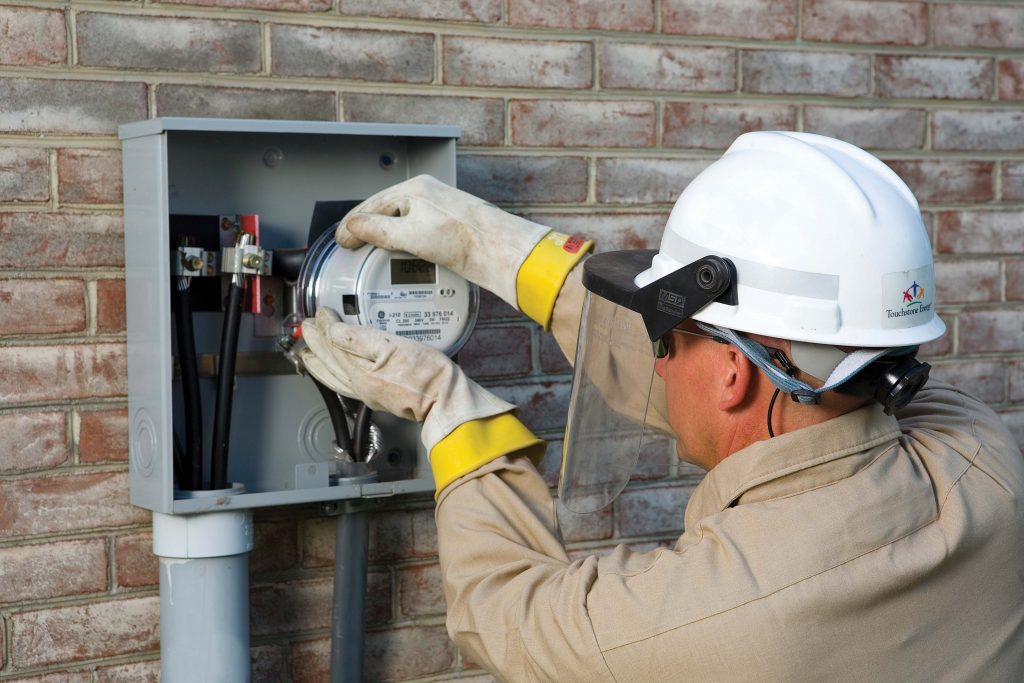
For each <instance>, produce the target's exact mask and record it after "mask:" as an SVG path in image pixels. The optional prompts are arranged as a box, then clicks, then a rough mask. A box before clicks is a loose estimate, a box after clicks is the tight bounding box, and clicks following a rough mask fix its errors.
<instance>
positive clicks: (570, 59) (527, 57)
mask: <svg viewBox="0 0 1024 683" xmlns="http://www.w3.org/2000/svg"><path fill="white" fill-rule="evenodd" d="M441 55H442V60H443V63H444V68H443V70H442V73H443V76H444V82H445V83H447V84H450V85H472V86H489V87H524V88H564V89H572V88H589V87H591V86H592V85H593V83H594V74H593V67H592V64H593V61H594V50H593V46H592V45H591V43H586V42H569V41H540V40H521V39H516V40H499V39H493V38H473V37H467V36H455V37H447V38H445V39H444V43H443V45H442V51H441Z"/></svg>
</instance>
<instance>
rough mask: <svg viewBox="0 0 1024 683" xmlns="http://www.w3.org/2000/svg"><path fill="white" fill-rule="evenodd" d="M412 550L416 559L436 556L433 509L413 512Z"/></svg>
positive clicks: (435, 529) (435, 530)
mask: <svg viewBox="0 0 1024 683" xmlns="http://www.w3.org/2000/svg"><path fill="white" fill-rule="evenodd" d="M411 516H412V548H413V553H414V554H415V555H416V556H417V557H434V556H436V555H437V524H436V523H435V522H434V508H433V506H431V507H429V508H424V509H421V510H413V511H412V513H411Z"/></svg>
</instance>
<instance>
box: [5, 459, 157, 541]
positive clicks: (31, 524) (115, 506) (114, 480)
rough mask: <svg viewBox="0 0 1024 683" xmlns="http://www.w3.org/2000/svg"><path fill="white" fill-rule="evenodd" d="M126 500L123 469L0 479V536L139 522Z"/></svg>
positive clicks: (142, 514) (143, 514) (140, 514)
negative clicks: (74, 474)
mask: <svg viewBox="0 0 1024 683" xmlns="http://www.w3.org/2000/svg"><path fill="white" fill-rule="evenodd" d="M148 519H149V514H147V513H146V512H145V511H143V510H141V509H138V508H133V507H132V506H131V505H129V504H128V475H127V473H124V472H104V473H100V474H80V475H76V476H70V477H67V476H62V477H45V478H38V479H18V480H14V481H3V482H0V538H12V537H16V536H30V535H35V534H47V533H55V532H61V533H69V532H73V531H81V530H84V529H95V528H97V527H116V526H125V525H128V524H134V523H138V522H144V521H147V520H148Z"/></svg>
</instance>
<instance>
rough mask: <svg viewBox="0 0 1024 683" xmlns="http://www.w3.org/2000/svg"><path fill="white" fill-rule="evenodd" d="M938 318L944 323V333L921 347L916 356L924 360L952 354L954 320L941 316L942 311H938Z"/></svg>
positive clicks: (947, 316) (948, 316) (950, 317)
mask: <svg viewBox="0 0 1024 683" xmlns="http://www.w3.org/2000/svg"><path fill="white" fill-rule="evenodd" d="M939 313H940V315H939V317H940V318H942V321H943V322H944V323H946V333H945V334H944V335H942V336H941V337H939V338H938V339H935V340H933V341H930V342H928V343H927V344H922V345H921V352H920V353H919V354H918V356H919V357H921V358H924V359H926V360H927V359H929V358H935V357H942V356H948V355H949V354H951V353H953V325H954V319H953V317H952V316H950V315H941V313H942V311H939Z"/></svg>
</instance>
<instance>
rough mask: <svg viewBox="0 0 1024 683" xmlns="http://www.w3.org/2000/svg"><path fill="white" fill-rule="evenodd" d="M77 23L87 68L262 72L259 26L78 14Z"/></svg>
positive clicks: (81, 56)
mask: <svg viewBox="0 0 1024 683" xmlns="http://www.w3.org/2000/svg"><path fill="white" fill-rule="evenodd" d="M76 23H77V29H78V62H79V63H80V64H82V65H83V66H105V67H111V68H115V69H117V68H120V69H159V70H162V71H189V72H199V73H254V72H257V71H259V70H260V67H261V59H260V26H259V24H258V23H257V22H255V21H225V20H219V19H216V20H208V19H177V18H169V17H155V16H145V17H140V16H131V15H127V14H101V13H98V12H80V13H79V14H78V15H77V17H76Z"/></svg>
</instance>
